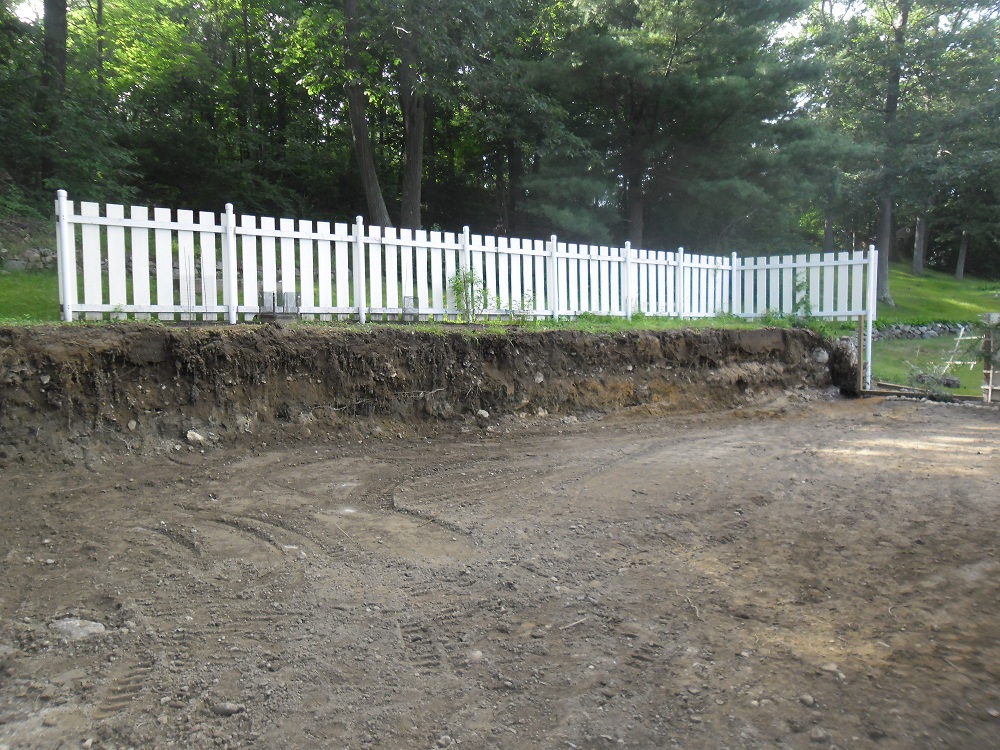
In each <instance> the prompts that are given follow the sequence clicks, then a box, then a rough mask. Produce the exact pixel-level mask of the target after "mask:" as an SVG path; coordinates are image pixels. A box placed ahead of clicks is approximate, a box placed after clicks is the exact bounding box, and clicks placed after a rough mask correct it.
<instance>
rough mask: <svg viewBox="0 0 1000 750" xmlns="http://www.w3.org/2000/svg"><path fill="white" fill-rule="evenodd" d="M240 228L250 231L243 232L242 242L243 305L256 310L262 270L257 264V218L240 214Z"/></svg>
mask: <svg viewBox="0 0 1000 750" xmlns="http://www.w3.org/2000/svg"><path fill="white" fill-rule="evenodd" d="M240 229H241V230H244V231H245V232H249V233H245V234H243V239H242V240H241V242H240V250H241V252H242V253H243V306H244V307H246V308H250V309H253V310H254V311H255V312H256V310H257V279H258V274H259V273H260V271H259V266H258V265H257V235H256V234H255V233H253V232H255V231H256V229H257V218H256V217H255V216H247V215H243V216H240Z"/></svg>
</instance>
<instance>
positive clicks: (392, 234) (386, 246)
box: [382, 227, 403, 310]
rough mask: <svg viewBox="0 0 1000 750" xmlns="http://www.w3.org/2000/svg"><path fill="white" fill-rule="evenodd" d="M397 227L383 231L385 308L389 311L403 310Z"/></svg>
mask: <svg viewBox="0 0 1000 750" xmlns="http://www.w3.org/2000/svg"><path fill="white" fill-rule="evenodd" d="M396 235H397V231H396V229H395V227H386V228H385V229H383V230H382V249H383V252H384V254H385V306H386V308H388V309H392V310H398V309H401V308H402V306H403V305H402V302H401V301H400V299H399V245H397V244H396V242H395V240H396Z"/></svg>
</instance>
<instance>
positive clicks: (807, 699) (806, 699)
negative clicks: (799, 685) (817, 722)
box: [799, 693, 816, 708]
mask: <svg viewBox="0 0 1000 750" xmlns="http://www.w3.org/2000/svg"><path fill="white" fill-rule="evenodd" d="M799 703H801V704H802V705H803V706H806V707H807V708H812V707H813V706H815V705H816V699H815V698H813V697H812V696H811V695H809V694H808V693H805V694H804V695H800V696H799Z"/></svg>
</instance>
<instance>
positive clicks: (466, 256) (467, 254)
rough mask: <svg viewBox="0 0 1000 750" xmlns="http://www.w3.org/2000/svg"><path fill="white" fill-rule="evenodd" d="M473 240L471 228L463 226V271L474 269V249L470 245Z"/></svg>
mask: <svg viewBox="0 0 1000 750" xmlns="http://www.w3.org/2000/svg"><path fill="white" fill-rule="evenodd" d="M471 244H472V242H471V240H470V239H469V228H468V227H462V256H461V257H462V263H464V264H465V267H464V268H462V270H463V271H471V270H473V269H472V249H471V248H470V247H469V245H471Z"/></svg>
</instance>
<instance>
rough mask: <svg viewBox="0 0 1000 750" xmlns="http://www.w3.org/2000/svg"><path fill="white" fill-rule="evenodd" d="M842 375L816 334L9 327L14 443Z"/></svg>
mask: <svg viewBox="0 0 1000 750" xmlns="http://www.w3.org/2000/svg"><path fill="white" fill-rule="evenodd" d="M832 371H836V376H837V378H839V379H846V380H848V381H849V380H850V374H849V373H848V372H847V366H846V363H845V362H844V357H843V356H842V355H840V354H838V353H837V352H833V355H832V356H831V352H830V351H829V349H828V345H827V344H826V343H825V342H823V341H822V340H821V339H820V337H818V336H817V335H816V334H814V333H812V332H810V331H802V330H782V329H765V330H757V331H700V332H696V331H670V332H660V333H628V334H617V335H587V334H582V333H575V332H547V333H531V332H521V331H516V330H515V331H513V332H511V333H507V334H494V333H478V334H472V335H470V334H467V333H452V334H435V333H426V332H417V331H413V330H408V329H405V328H380V329H375V330H374V331H359V330H351V329H338V328H332V329H331V328H318V327H299V326H295V327H287V328H286V327H281V326H277V325H266V326H241V327H215V328H166V327H163V326H153V325H100V326H89V327H87V326H72V327H50V328H31V329H18V328H6V329H3V328H0V447H3V446H6V447H5V448H4V449H5V450H6V451H7V452H9V453H13V454H17V453H18V452H19V451H21V450H23V449H24V448H25V447H27V448H29V449H37V448H38V447H39V446H48V447H51V448H55V449H58V450H60V451H62V452H63V453H64V454H65V455H67V456H70V457H73V456H77V457H79V456H82V455H83V453H84V452H85V449H86V447H87V446H91V445H94V444H106V445H110V446H114V447H116V448H119V449H122V448H123V449H126V450H128V451H139V452H142V453H147V454H148V453H151V452H155V451H159V450H168V449H171V448H174V447H175V446H176V445H177V443H178V441H181V442H185V440H186V437H187V435H188V432H189V431H194V432H195V433H197V435H198V436H200V437H201V438H204V440H205V443H204V445H203V444H201V443H197V446H198V447H204V446H212V445H218V444H233V443H235V442H237V441H240V440H244V441H249V442H253V441H254V440H258V441H271V442H272V444H273V443H274V442H275V441H277V442H283V441H286V440H297V439H309V438H312V437H316V436H321V437H326V436H331V437H333V436H337V435H340V434H342V433H344V432H345V431H346V432H348V433H352V432H361V433H364V432H366V431H371V430H373V429H383V428H387V429H393V430H397V431H398V430H399V428H401V427H405V428H406V429H403V430H402V431H404V432H408V431H409V430H410V429H411V428H412V429H415V428H417V427H419V426H421V425H423V426H426V425H427V424H428V423H434V422H436V421H441V420H444V421H452V422H453V421H458V420H466V421H475V420H477V419H478V420H480V421H482V420H484V419H489V420H492V421H493V422H494V423H497V422H498V420H500V419H501V418H502V417H509V416H510V415H515V414H519V415H532V416H534V415H537V414H540V413H541V414H544V413H552V414H561V415H572V414H583V413H591V412H605V411H610V410H614V409H620V408H624V407H631V406H636V405H642V404H648V405H651V406H654V407H656V408H657V409H660V410H662V411H674V410H679V411H692V410H714V409H719V408H727V407H732V406H737V405H740V404H748V403H753V402H754V401H755V400H759V399H760V398H761V397H763V396H766V395H769V394H771V393H773V392H775V391H778V392H780V391H782V390H785V389H789V388H806V387H807V388H814V387H822V386H826V385H829V384H830V382H831V372H832ZM483 414H489V417H484V416H482V415H483ZM477 415H479V416H478V417H477ZM195 439H196V440H197V438H195ZM188 442H190V441H188Z"/></svg>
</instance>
